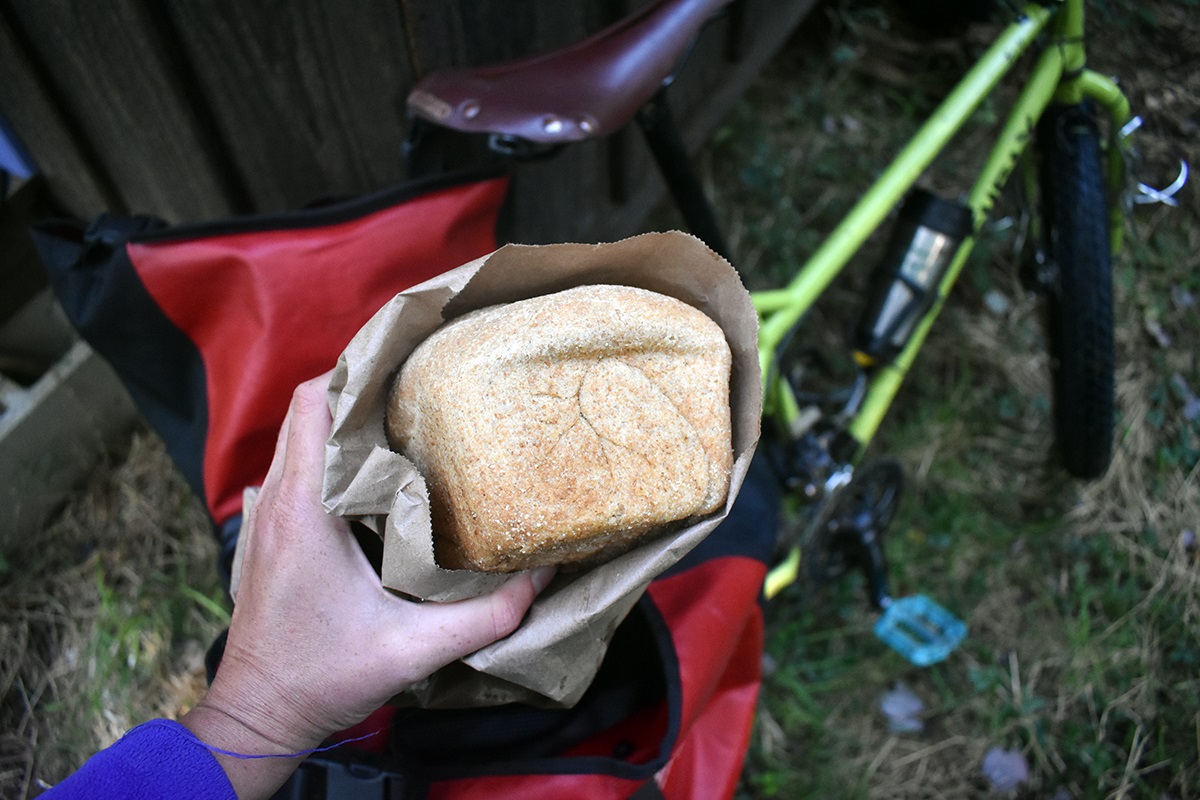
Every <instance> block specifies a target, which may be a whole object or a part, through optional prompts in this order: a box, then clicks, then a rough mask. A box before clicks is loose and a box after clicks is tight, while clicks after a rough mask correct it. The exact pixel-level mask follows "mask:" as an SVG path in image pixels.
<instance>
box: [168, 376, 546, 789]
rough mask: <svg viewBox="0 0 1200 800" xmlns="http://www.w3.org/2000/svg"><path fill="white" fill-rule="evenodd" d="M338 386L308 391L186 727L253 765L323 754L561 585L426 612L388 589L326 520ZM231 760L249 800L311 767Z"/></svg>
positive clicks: (254, 523)
mask: <svg viewBox="0 0 1200 800" xmlns="http://www.w3.org/2000/svg"><path fill="white" fill-rule="evenodd" d="M328 385H329V375H328V374H326V375H324V376H321V377H320V378H317V379H314V380H312V381H309V382H307V383H304V384H302V385H301V386H300V387H298V388H297V389H296V392H295V395H294V396H293V398H292V404H291V407H290V409H289V410H288V415H287V418H286V419H285V421H284V423H283V428H282V430H281V431H280V435H279V440H278V443H277V445H276V449H275V456H274V459H273V461H272V463H271V467H270V470H269V472H268V473H267V477H266V479H265V481H264V482H263V486H262V489H261V491H260V493H259V495H258V499H257V500H256V501H255V503H254V505H253V507H252V508H251V510H250V514H249V518H248V520H247V522H246V525H245V527H244V528H243V535H244V536H248V537H249V538H248V539H247V541H246V542H244V543H243V546H244V547H245V555H244V558H243V562H242V572H241V578H240V584H239V589H238V599H237V603H236V605H235V607H234V611H233V620H232V622H231V624H230V627H229V638H228V642H227V644H226V646H225V654H224V656H223V658H222V662H221V666H220V669H219V670H218V671H217V675H216V678H215V679H214V681H213V684H212V687H211V688H210V689H209V692H208V695H207V696H206V697H205V698H204V700H202V701H201V702H200V703H199V704H198V705H197V707H196V708H195V709H193V710H192V711H191V712H189V713H188V715H187V716H185V717H184V719H183V720H181V721H182V722H183V724H184V725H185V726H187V727H189V728H190V729H191V730H192V732H193V733H195V734H196V735H197V736H198V737H199V738H200V739H201V740H202V741H204V742H205V743H206V744H209V745H213V746H216V747H220V748H223V749H226V750H231V751H235V752H239V753H252V754H259V753H274V754H279V753H295V752H299V751H302V750H307V749H310V748H313V747H315V746H317V745H318V744H319V743H320V742H321V741H323V740H324V739H325V738H327V737H328V736H329V735H331V734H333V733H335V732H337V731H339V730H343V729H345V728H348V727H350V726H351V725H353V724H355V723H357V722H360V721H362V720H363V719H364V718H366V717H367V715H368V714H370V713H371V712H372V711H374V710H375V709H377V708H378V707H380V706H381V705H383V704H384V703H385V702H386V701H387V700H388V698H390V697H392V696H393V695H395V694H396V693H397V692H399V691H402V690H403V689H405V688H407V687H409V686H411V685H412V684H413V683H415V682H416V681H419V680H421V679H423V678H425V677H427V676H428V675H430V674H431V673H433V672H434V671H435V670H437V669H439V668H440V667H442V666H444V665H446V664H449V663H450V662H452V661H454V660H456V659H458V658H461V657H463V656H465V655H467V654H468V653H471V652H474V651H475V650H478V649H479V648H480V647H483V646H484V645H487V644H490V643H491V642H494V641H496V640H498V639H501V638H503V637H504V636H507V635H508V634H509V633H512V631H513V630H515V629H516V627H517V626H518V625H519V624H520V622H521V620H522V618H523V617H524V614H525V612H526V610H528V608H529V605H530V604H531V603H532V602H533V599H534V597H535V596H536V594H537V592H538V591H540V590H541V589H542V588H543V587H544V586H545V585H546V583H548V582H549V579H550V577H551V571H548V570H539V571H534V572H533V573H529V574H523V575H518V576H516V577H514V578H512V579H511V580H509V581H508V582H507V583H505V584H504V585H503V586H501V587H500V588H499V589H497V590H496V591H495V592H493V593H491V594H487V595H483V596H481V597H476V598H472V599H469V600H462V601H459V602H455V603H414V602H409V601H406V600H403V599H401V598H399V597H396V596H395V595H393V594H391V593H389V592H388V591H387V590H386V589H384V588H383V586H382V585H381V584H380V581H379V577H378V575H376V574H375V572H374V570H373V569H372V568H371V566H370V564H369V563H368V561H367V559H366V556H365V555H364V554H363V552H362V550H361V548H360V547H359V546H358V543H357V542H356V541H355V539H354V536H353V535H352V534H351V533H350V530H349V526H348V525H347V524H346V523H345V522H344V521H343V520H341V519H338V518H336V517H332V516H330V515H328V514H327V513H326V512H325V510H324V509H323V508H322V506H321V500H320V496H321V479H322V473H323V469H324V462H325V458H324V448H325V440H326V439H327V438H328V435H329V430H330V415H329V409H328V405H327V400H326V392H327V389H328ZM218 760H219V761H221V763H222V766H223V767H225V769H226V773H227V774H229V775H230V779H231V781H233V782H234V787H235V789H237V790H238V794H239V796H240V797H245V796H258V793H259V792H260V791H266V794H265V795H262V796H269V795H270V793H271V792H272V791H274V788H272V787H277V786H278V785H280V784H281V783H282V782H283V780H286V777H287V775H288V774H289V773H290V772H291V770H292V769H294V768H295V766H296V765H297V763H298V759H262V760H255V761H238V760H236V759H230V758H228V757H224V756H221V755H219V754H218ZM238 779H242V785H239V781H238ZM243 789H244V790H245V791H243Z"/></svg>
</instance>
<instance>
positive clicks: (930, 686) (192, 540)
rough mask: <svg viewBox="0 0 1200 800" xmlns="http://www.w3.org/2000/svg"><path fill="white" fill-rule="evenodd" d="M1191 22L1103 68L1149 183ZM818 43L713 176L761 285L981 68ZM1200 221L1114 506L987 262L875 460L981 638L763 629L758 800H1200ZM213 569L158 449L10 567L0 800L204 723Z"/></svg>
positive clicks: (1190, 141)
mask: <svg viewBox="0 0 1200 800" xmlns="http://www.w3.org/2000/svg"><path fill="white" fill-rule="evenodd" d="M1195 6H1196V3H1195V2H1171V3H1168V2H1165V1H1163V0H1158V1H1157V2H1150V3H1132V2H1130V0H1103V2H1099V1H1098V2H1097V3H1096V4H1095V9H1096V11H1095V13H1093V20H1097V21H1099V20H1101V19H1103V21H1104V22H1105V24H1104V25H1098V26H1097V37H1098V40H1097V41H1098V43H1099V45H1098V46H1097V47H1096V48H1095V49H1094V51H1093V55H1094V64H1095V65H1096V66H1098V67H1099V68H1101V69H1103V70H1106V71H1112V72H1114V73H1117V74H1120V75H1122V76H1123V77H1124V78H1125V80H1126V85H1127V86H1128V87H1129V90H1130V92H1131V93H1132V94H1133V95H1134V103H1135V107H1136V108H1137V109H1139V110H1140V111H1144V112H1145V113H1146V114H1147V126H1146V129H1145V131H1144V133H1142V134H1139V136H1140V142H1141V152H1142V158H1143V163H1142V169H1141V172H1140V173H1139V174H1140V175H1144V176H1145V177H1144V179H1145V180H1146V181H1147V182H1149V183H1152V184H1157V185H1165V184H1166V183H1169V181H1170V179H1171V178H1172V177H1173V175H1174V169H1175V163H1176V161H1175V159H1176V158H1177V157H1179V156H1182V155H1187V150H1188V147H1189V146H1191V147H1192V148H1193V149H1194V143H1195V141H1196V133H1197V128H1196V126H1197V124H1198V122H1197V121H1198V120H1200V110H1198V108H1197V102H1198V101H1197V98H1200V85H1198V83H1197V78H1196V77H1195V75H1196V70H1195V64H1196V62H1197V50H1196V45H1195V43H1196V42H1198V41H1200V29H1198V27H1200V26H1198V24H1197V20H1196V14H1195ZM817 13H818V16H816V17H814V19H813V24H812V25H808V26H806V30H805V31H803V32H802V33H801V35H800V36H799V37H797V39H796V40H795V42H794V43H793V46H792V47H791V48H789V50H788V51H787V52H785V53H783V54H781V55H780V56H779V57H778V58H777V59H776V62H775V63H774V64H773V66H772V67H771V68H770V69H769V70H768V72H767V73H766V74H765V75H764V76H763V78H762V79H761V81H760V82H759V83H758V84H757V86H756V87H755V88H754V89H753V91H752V92H751V93H750V94H749V95H748V97H747V98H746V100H745V101H744V102H743V103H742V104H741V105H740V106H739V108H738V109H737V111H736V112H735V113H734V114H733V115H732V117H731V118H730V119H729V121H728V123H727V124H726V125H725V126H724V127H723V128H722V129H721V130H720V131H719V132H718V133H717V134H716V135H715V136H714V137H713V139H712V142H711V143H710V146H709V147H708V148H707V149H706V151H705V154H704V164H705V169H706V172H707V174H708V180H709V182H710V183H711V184H712V185H713V186H718V187H721V190H722V194H721V197H720V207H721V210H722V214H723V216H725V218H726V219H727V220H728V222H729V227H728V229H729V232H730V239H731V243H732V245H733V247H734V250H735V251H736V252H737V253H738V257H737V262H738V266H739V267H740V268H741V269H742V270H743V271H744V272H746V273H747V275H748V281H749V282H750V283H751V284H752V285H753V286H772V285H777V284H778V283H779V282H780V281H781V280H782V279H783V278H784V277H786V275H787V274H789V271H790V270H791V269H794V267H795V265H796V264H798V263H799V262H800V261H801V260H802V259H803V258H804V257H805V256H806V255H807V254H808V253H810V252H811V251H812V250H813V248H814V247H815V246H816V244H817V243H818V242H819V241H820V238H821V236H823V235H824V233H825V232H827V231H828V230H829V229H830V228H831V227H832V226H833V224H834V223H835V222H836V220H837V219H838V218H839V217H840V215H841V214H842V213H844V212H845V211H846V210H847V209H848V208H849V207H850V205H851V203H852V202H853V201H854V199H855V197H856V194H857V193H858V192H861V191H862V190H863V189H864V188H865V187H866V186H867V185H868V183H869V181H870V178H871V176H872V175H873V174H874V173H875V171H876V170H877V168H878V166H879V165H880V164H882V163H884V162H885V161H886V159H887V158H888V157H889V156H890V155H891V154H892V153H894V152H895V150H896V149H897V147H898V146H899V144H900V143H901V141H902V139H903V137H904V136H905V135H906V134H907V133H909V132H911V130H912V129H913V127H914V125H913V120H915V118H917V117H918V116H919V115H921V114H923V113H926V112H928V111H929V110H930V109H931V108H932V107H933V103H934V102H935V101H936V98H937V97H939V96H940V94H941V93H942V92H943V91H944V90H945V88H946V86H947V85H948V84H949V82H950V81H951V80H952V79H953V77H954V76H955V75H956V74H958V72H959V71H960V70H961V68H962V66H963V64H964V63H965V61H966V56H967V55H968V54H969V52H970V51H971V50H972V48H973V47H975V46H977V44H978V41H979V38H978V36H977V35H976V34H975V32H974V31H975V30H977V29H973V31H970V32H968V33H967V35H966V36H965V37H959V38H953V39H949V38H948V39H942V38H938V39H932V40H930V39H923V38H920V37H918V36H916V35H915V34H912V33H911V31H910V30H909V29H908V28H907V27H906V26H905V25H904V24H903V22H902V21H901V20H900V19H899V18H898V17H897V15H896V13H895V11H894V9H892V8H890V7H888V6H886V5H883V4H876V3H870V2H860V3H856V4H854V5H852V6H851V5H842V4H841V3H839V2H827V3H826V4H825V5H824V6H823V7H822V8H821V9H820V10H819V11H818V12H817ZM1101 61H1103V63H1100V62H1101ZM1002 112H1003V103H1002V102H1001V101H997V102H995V103H992V104H989V105H987V106H985V107H984V108H983V109H982V110H981V112H980V114H979V120H978V122H977V124H975V125H972V126H971V127H970V128H969V129H968V130H966V131H964V133H963V134H962V136H961V137H960V142H961V148H960V149H961V151H962V152H964V153H966V154H967V155H968V156H969V155H970V154H972V153H976V152H978V150H979V149H980V148H979V147H978V142H979V141H981V140H982V137H983V136H984V134H985V133H986V130H987V126H988V124H990V123H993V122H994V121H995V120H997V119H998V118H999V117H1000V116H1001V115H1002ZM970 169H971V163H970V160H969V158H963V159H961V160H959V159H951V160H949V161H947V162H945V163H942V164H940V165H939V168H938V170H937V171H936V172H933V173H931V174H930V175H928V176H926V177H927V180H928V181H929V182H930V183H931V184H932V185H933V186H934V187H936V188H938V189H939V190H940V191H947V192H949V191H951V190H952V187H954V186H955V185H956V181H957V180H958V179H959V178H961V176H962V175H963V174H969V172H970ZM1198 222H1200V192H1197V191H1196V190H1195V188H1194V187H1189V188H1188V189H1187V190H1186V192H1185V194H1184V196H1183V198H1182V206H1181V207H1180V208H1176V209H1168V208H1165V207H1161V206H1145V207H1137V208H1135V209H1134V210H1133V213H1132V219H1131V226H1130V229H1129V232H1128V247H1127V249H1126V252H1125V254H1124V255H1123V256H1122V257H1121V258H1120V259H1119V260H1118V262H1117V264H1116V265H1115V280H1114V283H1115V288H1116V293H1117V318H1118V352H1119V354H1120V366H1119V370H1118V380H1119V388H1118V405H1119V409H1120V418H1119V425H1118V432H1117V435H1118V438H1117V453H1116V457H1115V459H1114V463H1113V465H1112V467H1111V469H1110V470H1109V472H1108V473H1107V475H1106V476H1105V477H1104V478H1103V479H1102V480H1100V481H1098V482H1095V483H1091V484H1080V483H1076V482H1074V481H1071V480H1068V479H1067V478H1065V477H1064V476H1063V475H1062V474H1061V471H1060V470H1059V469H1058V468H1057V465H1056V463H1055V460H1054V452H1053V447H1052V444H1051V440H1052V433H1051V421H1050V405H1051V400H1050V394H1049V388H1048V369H1049V367H1048V363H1047V360H1046V355H1045V343H1044V335H1043V332H1042V327H1041V318H1040V312H1041V306H1040V303H1039V302H1038V300H1037V298H1034V297H1031V296H1028V295H1027V294H1026V293H1025V292H1024V290H1023V289H1022V288H1021V286H1020V283H1019V281H1018V280H1017V277H1016V275H1017V258H1016V256H1015V255H1014V253H1013V249H1012V245H1011V242H1012V237H1011V235H1010V234H1009V233H1006V232H1004V231H1001V230H994V231H991V230H990V231H988V232H987V233H986V235H985V236H984V237H983V240H982V241H981V242H980V243H979V245H978V246H977V249H976V253H975V256H974V258H973V262H972V266H971V267H970V268H969V270H968V273H967V274H966V275H964V278H963V280H962V281H960V284H959V286H958V287H956V290H955V293H954V295H953V297H952V300H951V302H950V303H949V305H948V307H947V309H946V311H945V312H944V314H943V317H942V320H941V321H940V322H939V325H938V326H937V327H936V328H935V330H934V334H933V336H932V337H931V339H930V341H929V343H928V345H927V348H926V350H925V352H923V353H922V355H921V357H920V359H919V361H918V366H917V369H916V371H915V373H914V374H913V376H912V377H911V378H910V380H909V381H908V382H907V383H906V385H905V387H904V389H903V390H902V392H901V395H900V397H899V399H898V402H897V405H896V407H895V408H894V409H892V411H891V412H890V414H889V417H888V419H887V421H886V422H885V426H884V431H883V433H882V435H881V437H880V439H879V440H878V441H877V442H876V443H875V444H874V445H873V447H872V452H871V456H872V457H873V456H877V455H883V454H888V455H891V456H895V457H897V458H898V459H899V460H900V461H901V462H902V463H903V464H904V466H905V469H906V480H907V488H906V492H905V498H904V503H903V505H902V507H901V509H900V513H899V515H898V517H897V518H896V520H895V521H894V523H893V525H892V527H891V529H890V531H889V535H888V539H887V546H888V556H889V558H890V560H891V563H892V583H893V586H894V589H895V590H896V592H897V593H899V594H904V593H912V592H917V591H921V592H924V593H927V594H929V595H931V596H933V597H936V598H937V599H938V600H939V601H941V602H942V603H944V604H945V605H947V606H948V607H950V608H951V609H953V610H954V611H955V612H956V613H958V614H959V615H960V616H961V617H963V618H964V619H965V620H966V621H967V623H968V625H969V626H970V635H969V638H968V639H967V641H966V643H965V644H964V645H963V647H962V648H961V649H960V650H959V651H958V652H956V653H955V654H954V655H953V656H952V657H951V658H950V659H949V660H948V661H946V662H944V663H942V664H939V665H937V666H935V667H932V668H929V669H924V670H919V669H915V668H912V667H910V666H908V665H907V664H906V663H905V662H903V661H902V660H901V659H900V658H899V657H898V656H896V655H894V654H892V653H891V652H889V651H887V650H886V649H884V648H883V647H882V646H881V645H880V644H879V643H878V642H877V641H876V640H875V638H874V636H873V634H872V632H871V624H872V622H873V618H872V615H871V614H870V613H869V611H868V610H867V609H866V607H865V603H864V602H863V592H862V587H861V586H860V585H858V584H857V583H856V582H855V581H853V580H848V581H845V582H842V583H839V584H836V585H833V586H829V587H826V588H824V589H823V590H821V591H819V592H817V591H813V592H811V593H808V592H802V591H800V590H799V587H797V589H796V590H795V591H789V592H787V593H785V594H784V595H783V596H782V597H780V598H778V599H777V601H775V602H773V603H772V604H771V605H770V606H769V607H768V651H767V654H766V656H765V658H764V664H765V668H766V678H765V682H764V686H763V691H762V696H761V702H760V709H759V714H758V719H757V724H756V729H755V734H754V741H753V747H752V750H751V753H750V755H749V758H748V761H747V765H746V771H745V776H744V779H743V781H742V785H741V787H740V790H739V797H740V798H742V800H751V799H752V798H753V799H755V800H757V798H793V797H837V798H933V797H954V798H960V797H980V798H986V797H1002V796H1012V795H1015V796H1020V797H1046V798H1068V797H1069V798H1076V800H1083V799H1084V798H1103V797H1113V798H1119V797H1130V798H1133V797H1139V798H1140V797H1148V798H1167V797H1169V798H1173V799H1174V800H1187V799H1188V798H1196V797H1198V796H1200V704H1197V702H1196V698H1197V697H1198V696H1200V579H1198V577H1197V576H1198V569H1200V563H1198V562H1200V551H1198V550H1197V547H1196V545H1195V543H1194V542H1195V540H1194V537H1195V527H1196V524H1197V521H1198V520H1200V486H1198V485H1197V484H1198V478H1197V474H1196V473H1197V461H1198V459H1200V409H1197V408H1196V407H1195V406H1196V402H1195V394H1196V393H1200V368H1198V364H1197V357H1198V356H1197V353H1200V307H1198V306H1197V305H1196V303H1197V300H1196V298H1197V297H1198V296H1200V257H1198V256H1197V254H1198V253H1200V224H1197V223H1198ZM878 245H879V242H876V241H873V242H871V243H870V244H869V245H868V246H867V248H866V249H865V251H864V253H863V254H862V255H861V257H860V258H859V259H857V260H856V264H855V267H854V268H853V269H852V270H851V272H850V274H848V275H847V276H846V280H842V281H839V282H837V283H836V284H835V285H834V286H833V287H831V289H830V293H829V303H828V306H827V307H825V306H823V307H822V309H821V310H820V311H819V312H816V313H813V314H811V315H810V317H809V318H808V319H807V320H806V329H805V330H806V333H805V335H806V341H809V342H812V343H815V344H821V345H825V346H828V347H832V346H836V345H840V344H841V342H842V341H843V340H844V334H845V331H846V330H847V327H848V325H849V324H851V323H852V322H853V319H854V315H855V314H856V313H857V309H858V308H859V305H860V304H861V302H862V301H861V294H862V286H863V283H864V281H865V276H866V273H867V272H868V270H869V268H870V264H871V263H872V255H873V253H874V252H875V250H876V249H877V248H878ZM998 300H1002V301H1003V302H1001V303H999V304H998V305H997V301H998ZM997 308H998V309H1000V310H998V311H997V310H995V309H997ZM1189 534H1190V536H1191V539H1189ZM214 563H215V552H214V545H213V542H212V537H211V535H210V533H209V531H208V526H207V522H206V521H205V519H204V515H203V512H202V511H201V509H200V507H199V503H198V502H197V501H196V500H195V499H194V498H192V497H191V496H190V494H189V493H188V490H187V488H186V486H184V485H183V483H182V481H181V480H180V479H179V478H178V477H177V474H176V473H175V471H174V470H173V468H172V467H171V466H170V463H169V460H168V458H167V456H166V454H165V452H164V450H163V448H162V446H161V443H159V442H158V440H157V439H156V438H154V437H153V436H151V435H149V434H144V433H143V434H140V435H139V436H137V437H136V438H135V440H134V442H133V449H132V451H131V453H130V454H129V455H128V458H126V459H124V460H122V461H120V462H119V463H114V464H113V465H112V467H111V469H108V470H106V471H104V472H103V474H100V475H98V476H97V478H96V480H95V481H94V482H93V483H92V485H91V486H89V487H88V489H87V491H86V492H84V493H83V494H81V495H80V497H79V498H77V500H76V501H75V502H73V503H72V505H71V507H70V508H68V509H67V510H66V511H65V512H64V514H63V516H62V517H61V518H60V519H59V520H58V521H57V522H56V523H54V525H53V526H52V527H51V528H50V529H48V530H46V531H45V532H43V534H42V536H41V538H40V540H39V542H35V543H31V544H30V545H29V546H28V547H26V548H24V549H22V550H20V551H18V552H10V553H5V554H4V557H3V560H0V602H2V603H3V609H4V613H3V616H2V617H0V640H2V641H3V642H4V648H3V651H2V657H0V689H3V691H2V692H0V696H2V697H3V704H2V705H0V796H3V797H24V796H28V795H31V794H35V793H36V782H37V780H39V779H44V780H47V781H54V780H57V779H58V778H60V777H61V776H63V775H65V774H67V773H68V772H70V771H71V770H73V769H74V768H75V767H76V766H78V764H79V763H80V762H81V761H82V759H83V758H84V757H86V755H87V754H88V753H90V752H93V751H94V750H96V749H98V748H100V747H103V746H105V745H107V744H109V743H111V742H112V741H114V740H115V738H116V737H118V736H119V735H120V734H121V733H122V732H123V731H124V730H126V729H127V728H128V727H130V726H131V725H133V724H135V723H136V722H137V721H140V720H142V719H146V718H148V717H151V716H156V715H168V716H171V715H177V714H178V713H180V712H182V711H183V710H186V708H187V707H189V705H190V704H191V703H193V702H194V701H195V699H196V698H197V697H198V695H199V692H200V691H202V687H203V683H204V678H203V664H202V657H203V651H204V648H205V647H206V646H207V644H208V643H209V642H210V641H211V640H212V638H213V636H214V635H215V634H216V632H217V631H218V630H219V629H220V628H221V627H223V625H224V624H225V623H226V622H227V611H226V608H227V607H226V606H225V605H224V603H225V601H224V598H223V596H222V593H221V590H220V588H219V585H218V579H217V577H216V575H215V571H214V570H213V565H214ZM900 685H902V686H904V687H907V689H909V690H910V691H911V692H913V693H914V694H915V695H916V696H917V697H919V698H920V699H921V701H922V702H923V704H924V711H923V713H922V714H921V720H922V722H923V726H924V727H923V729H922V730H921V731H919V732H908V733H896V732H893V731H891V730H889V728H888V724H887V721H886V719H885V717H884V716H883V714H882V713H881V711H880V698H881V696H882V695H883V694H884V693H885V692H887V691H889V690H892V689H893V688H895V687H897V686H900ZM994 747H998V748H1004V749H1009V750H1015V751H1017V752H1019V753H1020V754H1021V755H1022V757H1023V758H1024V759H1025V761H1026V762H1027V764H1028V765H1029V768H1030V778H1029V780H1028V782H1026V783H1025V784H1024V785H1022V786H1021V787H1020V788H1018V789H1017V790H1015V792H1011V793H1008V795H1006V794H1005V793H1003V792H999V791H996V790H994V789H992V788H990V786H989V784H988V782H987V780H986V779H985V778H984V776H983V774H982V772H981V763H982V761H983V758H984V756H985V754H986V753H987V752H988V750H989V749H990V748H994Z"/></svg>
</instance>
